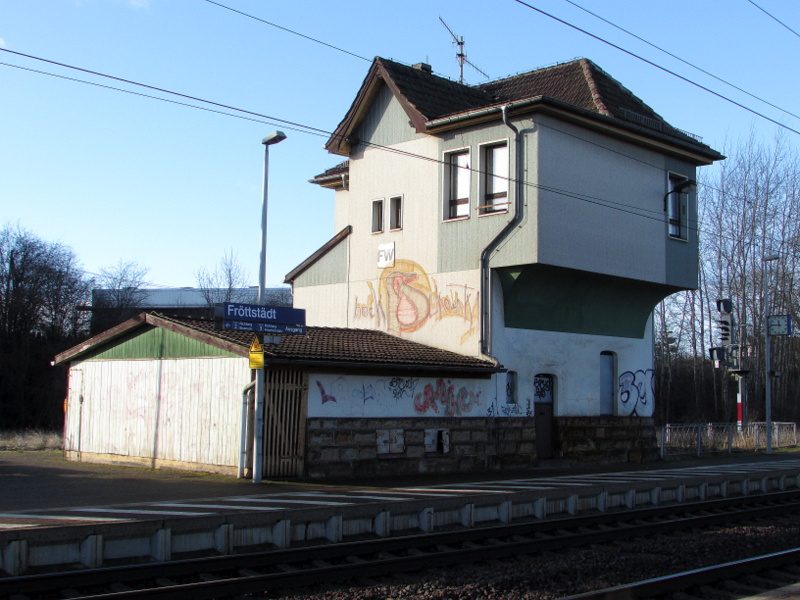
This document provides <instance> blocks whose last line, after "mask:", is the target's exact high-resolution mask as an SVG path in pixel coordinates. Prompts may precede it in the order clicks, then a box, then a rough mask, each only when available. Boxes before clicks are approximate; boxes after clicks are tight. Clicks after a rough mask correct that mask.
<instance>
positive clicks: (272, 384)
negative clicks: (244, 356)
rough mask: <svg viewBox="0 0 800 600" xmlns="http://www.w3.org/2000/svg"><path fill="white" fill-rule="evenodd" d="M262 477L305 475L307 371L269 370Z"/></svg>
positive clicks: (266, 371)
mask: <svg viewBox="0 0 800 600" xmlns="http://www.w3.org/2000/svg"><path fill="white" fill-rule="evenodd" d="M265 376H266V398H265V401H264V463H263V464H264V473H263V477H286V476H289V477H291V476H302V475H303V467H304V459H305V443H306V413H307V406H308V404H307V399H308V394H307V390H308V385H307V382H308V378H307V377H306V374H305V372H304V371H292V370H289V369H266V370H265Z"/></svg>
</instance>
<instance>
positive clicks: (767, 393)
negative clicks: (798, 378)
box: [761, 254, 780, 454]
mask: <svg viewBox="0 0 800 600" xmlns="http://www.w3.org/2000/svg"><path fill="white" fill-rule="evenodd" d="M779 258H780V255H778V254H770V255H768V256H765V257H764V258H762V259H761V260H762V261H763V262H764V365H765V372H764V405H765V407H766V408H765V413H766V414H765V417H766V418H765V420H766V427H767V454H772V379H771V373H770V370H771V368H772V367H771V364H770V363H771V360H770V355H769V354H770V343H769V280H770V268H769V263H770V262H772V261H774V260H778V259H779Z"/></svg>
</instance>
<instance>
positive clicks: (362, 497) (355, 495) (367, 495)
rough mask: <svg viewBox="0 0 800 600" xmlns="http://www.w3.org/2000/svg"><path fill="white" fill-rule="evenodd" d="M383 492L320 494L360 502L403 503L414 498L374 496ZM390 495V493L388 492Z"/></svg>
mask: <svg viewBox="0 0 800 600" xmlns="http://www.w3.org/2000/svg"><path fill="white" fill-rule="evenodd" d="M380 493H381V492H375V491H373V490H370V491H369V492H361V491H359V490H353V491H352V492H350V493H349V494H327V493H324V492H320V495H321V496H324V497H325V498H354V499H358V500H390V501H397V502H402V501H403V500H411V499H413V498H414V496H380V495H373V494H380ZM387 493H388V492H387Z"/></svg>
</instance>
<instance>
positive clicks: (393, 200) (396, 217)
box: [389, 194, 405, 231]
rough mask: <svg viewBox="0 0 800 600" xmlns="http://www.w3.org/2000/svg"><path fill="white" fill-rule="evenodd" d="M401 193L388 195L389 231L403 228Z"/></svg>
mask: <svg viewBox="0 0 800 600" xmlns="http://www.w3.org/2000/svg"><path fill="white" fill-rule="evenodd" d="M403 204H405V203H404V201H403V194H397V195H395V196H390V197H389V231H400V230H401V229H403Z"/></svg>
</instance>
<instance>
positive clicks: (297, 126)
mask: <svg viewBox="0 0 800 600" xmlns="http://www.w3.org/2000/svg"><path fill="white" fill-rule="evenodd" d="M0 50H2V51H3V52H7V53H10V54H13V55H17V56H21V57H25V58H29V59H32V60H37V61H42V62H45V63H47V64H51V65H56V66H59V67H62V68H66V69H73V70H77V71H79V72H82V73H87V74H91V75H94V76H97V77H103V78H107V79H111V80H113V81H119V82H123V83H126V84H128V85H133V86H139V87H143V88H145V89H149V90H153V91H158V92H159V93H163V94H168V95H174V96H177V97H180V98H183V99H188V100H192V101H194V102H199V103H203V104H209V105H211V106H214V107H217V108H208V107H205V106H197V105H195V104H190V103H187V102H182V101H175V100H171V99H169V98H163V97H161V96H154V95H150V94H143V93H140V92H134V91H131V90H126V89H123V88H118V87H113V86H108V85H103V84H99V83H96V82H91V81H86V80H83V79H77V78H72V77H67V76H64V75H58V74H54V73H49V72H46V71H39V70H36V69H31V68H27V67H21V66H19V65H14V64H9V63H0V65H4V66H9V67H12V68H17V69H22V70H26V71H29V72H33V73H37V74H42V75H48V76H51V77H56V78H60V79H64V80H68V81H73V82H76V83H84V84H87V85H92V86H95V87H100V88H104V89H109V90H112V91H118V92H124V93H127V94H133V95H136V96H140V97H144V98H148V99H152V100H159V101H162V102H168V103H171V104H176V105H179V106H185V107H188V108H195V109H198V110H204V111H207V112H212V113H216V114H220V115H223V116H229V117H235V118H239V119H246V120H250V121H255V122H264V121H260V120H259V119H264V120H266V121H269V122H274V123H281V126H286V127H287V128H289V129H293V130H295V131H298V132H301V133H307V134H310V135H317V136H323V137H329V136H331V135H332V134H333V132H331V131H326V130H324V129H319V128H316V127H311V126H309V125H304V124H303V123H297V122H295V121H289V120H286V119H281V118H278V117H273V116H270V115H265V114H262V113H257V112H254V111H250V110H246V109H241V108H237V107H234V106H231V105H226V104H221V103H218V102H214V101H211V100H204V99H202V98H198V97H195V96H190V95H187V94H182V93H180V92H174V91H171V90H167V89H165V88H159V87H156V86H151V85H148V84H144V83H140V82H136V81H133V80H130V79H125V78H122V77H118V76H115V75H109V74H105V73H100V72H98V71H92V70H90V69H85V68H82V67H77V66H74V65H69V64H66V63H61V62H58V61H54V60H50V59H45V58H41V57H36V56H33V55H29V54H24V53H21V52H16V51H12V50H8V49H6V48H0ZM219 108H224V109H225V110H230V111H234V113H237V112H238V113H242V114H234V113H229V112H224V111H222V110H218V109H219ZM543 126H544V125H543ZM562 133H566V132H562ZM566 135H571V134H569V133H566ZM581 139H583V138H581ZM584 141H587V142H588V143H592V144H594V145H597V146H600V147H603V148H605V146H602V145H600V144H597V143H595V142H590V141H588V140H584ZM361 143H362V144H364V145H365V146H367V147H370V148H373V149H376V150H382V151H388V152H392V153H394V154H399V155H403V156H407V157H409V158H412V159H418V160H425V161H428V162H434V163H437V164H439V165H443V164H445V163H444V161H443V160H441V159H438V158H433V157H429V156H423V155H419V154H415V153H413V152H408V151H405V150H401V149H399V148H392V147H389V146H383V145H380V144H376V143H372V142H364V141H361ZM606 149H607V150H610V151H612V152H616V151H614V150H613V149H610V148H606ZM617 153H618V154H622V153H619V152H617ZM622 155H623V156H625V157H626V158H628V159H630V160H633V161H637V162H641V163H643V164H647V165H648V166H651V167H653V168H654V169H658V170H663V169H662V168H661V167H657V166H655V165H650V164H649V163H647V162H645V161H641V160H639V159H636V158H634V157H631V156H628V155H625V154H622ZM469 170H470V171H472V172H474V173H477V174H480V170H479V169H469ZM508 180H509V181H510V182H517V181H518V182H519V183H521V184H522V185H524V186H526V187H531V188H536V189H542V190H545V191H548V192H551V193H554V194H558V195H560V196H564V197H568V198H573V199H575V200H579V201H583V202H586V203H589V204H595V205H598V206H601V207H605V208H609V209H612V210H617V211H620V212H624V213H627V214H630V215H634V216H637V217H641V218H645V219H649V220H653V221H663V219H664V215H663V211H661V210H649V209H646V208H642V207H636V206H631V205H628V204H624V203H620V202H617V201H613V200H608V199H605V198H600V197H597V196H590V195H586V194H580V193H577V192H571V191H569V190H563V189H559V188H554V187H551V186H545V185H541V184H538V183H533V182H529V181H525V180H517V179H515V178H508ZM707 187H709V188H711V189H715V188H713V187H711V186H707ZM717 191H720V190H717ZM648 213H649V214H648ZM690 229H691V230H693V231H697V232H700V233H706V234H708V235H719V234H718V233H715V232H709V231H702V230H701V229H699V228H698V227H691V226H690ZM722 237H725V236H722ZM731 239H732V238H731ZM771 241H773V242H775V241H776V240H771Z"/></svg>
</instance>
